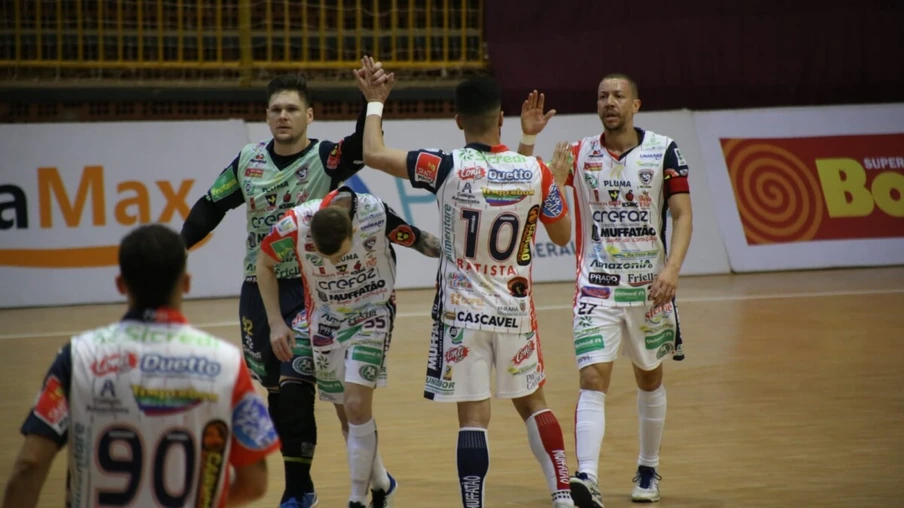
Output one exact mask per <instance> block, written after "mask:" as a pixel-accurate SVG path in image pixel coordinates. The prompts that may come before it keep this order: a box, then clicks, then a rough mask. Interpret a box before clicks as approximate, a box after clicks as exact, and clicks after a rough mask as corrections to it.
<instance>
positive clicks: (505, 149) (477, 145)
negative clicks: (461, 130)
mask: <svg viewBox="0 0 904 508" xmlns="http://www.w3.org/2000/svg"><path fill="white" fill-rule="evenodd" d="M465 148H470V149H472V150H479V151H481V152H490V153H500V152H508V151H509V149H508V147H507V146H505V145H496V146H490V145H485V144H483V143H468V144H467V145H465Z"/></svg>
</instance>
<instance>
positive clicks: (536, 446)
mask: <svg viewBox="0 0 904 508" xmlns="http://www.w3.org/2000/svg"><path fill="white" fill-rule="evenodd" d="M525 423H526V424H527V438H528V440H529V441H530V449H531V451H532V452H534V457H536V458H537V461H538V462H540V466H541V467H542V468H543V474H544V475H545V476H546V484H547V486H548V487H549V491H550V492H551V493H552V494H553V499H559V497H556V494H557V493H561V492H562V491H565V492H570V488H569V486H568V476H569V475H568V461H567V460H566V456H565V439H564V438H563V437H562V427H560V426H559V421H558V420H557V419H556V415H554V414H553V413H552V411H550V410H548V409H544V410H542V411H540V412H537V413H535V414H533V415H531V417H530V418H528V419H527V422H525ZM569 498H570V497H569ZM566 499H567V498H566Z"/></svg>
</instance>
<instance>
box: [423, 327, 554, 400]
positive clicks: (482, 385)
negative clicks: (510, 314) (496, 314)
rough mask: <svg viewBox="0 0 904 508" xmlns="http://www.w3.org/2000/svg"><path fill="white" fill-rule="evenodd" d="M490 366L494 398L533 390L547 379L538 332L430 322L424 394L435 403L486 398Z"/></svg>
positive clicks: (528, 393) (513, 396) (523, 394)
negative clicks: (493, 384) (430, 329)
mask: <svg viewBox="0 0 904 508" xmlns="http://www.w3.org/2000/svg"><path fill="white" fill-rule="evenodd" d="M494 367H495V369H496V393H495V396H496V397H498V398H501V399H515V398H518V397H525V396H527V395H530V394H532V393H534V392H535V391H537V388H539V387H541V386H543V383H544V382H545V380H546V374H545V373H544V370H543V353H542V352H541V350H540V336H539V335H538V334H537V333H536V332H529V333H500V332H491V331H484V330H473V329H468V328H457V327H454V326H449V325H445V324H442V323H434V324H433V333H432V335H431V338H430V355H429V358H428V359H427V382H426V385H425V387H424V397H425V398H427V399H430V400H435V401H438V402H467V401H477V400H485V399H489V398H490V397H491V396H492V395H493V393H491V390H490V376H491V375H492V371H493V368H494Z"/></svg>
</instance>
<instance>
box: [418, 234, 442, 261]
mask: <svg viewBox="0 0 904 508" xmlns="http://www.w3.org/2000/svg"><path fill="white" fill-rule="evenodd" d="M411 248H412V249H414V250H416V251H418V252H420V253H421V254H423V255H425V256H427V257H428V258H438V257H439V255H440V244H439V238H437V237H435V236H433V235H431V234H430V233H428V232H426V231H421V234H420V236H419V237H418V239H417V241H415V242H414V245H412V246H411Z"/></svg>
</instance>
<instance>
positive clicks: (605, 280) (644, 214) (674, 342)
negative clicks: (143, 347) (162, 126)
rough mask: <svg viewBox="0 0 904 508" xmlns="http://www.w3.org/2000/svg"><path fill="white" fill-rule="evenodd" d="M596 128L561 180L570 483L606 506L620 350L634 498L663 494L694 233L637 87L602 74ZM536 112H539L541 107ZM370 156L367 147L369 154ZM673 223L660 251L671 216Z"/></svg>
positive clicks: (683, 170)
mask: <svg viewBox="0 0 904 508" xmlns="http://www.w3.org/2000/svg"><path fill="white" fill-rule="evenodd" d="M536 99H537V96H536V94H531V96H529V97H528V102H529V103H530V104H529V105H527V106H526V107H525V108H524V110H523V113H522V115H523V116H522V128H524V130H525V134H526V135H527V136H526V139H524V140H523V141H522V143H521V145H520V146H519V149H518V151H519V152H520V153H522V154H525V155H531V154H532V153H533V144H534V136H535V135H536V134H537V133H539V132H540V131H541V130H542V129H543V127H544V126H545V124H546V122H545V121H542V119H543V118H544V114H543V113H542V109H543V105H542V104H540V103H539V102H538V101H537V100H536ZM596 105H597V113H598V114H599V117H600V120H601V122H602V124H603V132H602V133H600V134H595V135H593V136H589V137H586V138H584V139H582V140H580V141H578V142H577V143H575V144H574V145H573V166H572V172H571V174H570V175H569V177H568V180H567V185H569V186H571V187H572V188H573V189H574V194H575V201H576V203H577V206H576V212H575V213H576V214H577V217H578V224H579V225H580V228H579V230H578V231H577V235H578V238H577V251H578V257H577V259H578V266H577V269H578V277H577V284H576V286H575V296H574V302H575V304H574V323H573V324H574V349H575V357H576V360H577V365H578V369H579V370H580V387H581V392H580V396H579V399H578V404H577V409H576V411H575V420H576V422H575V441H576V442H575V447H576V449H577V456H578V470H577V473H576V474H575V475H574V476H573V477H572V478H571V492H572V496H573V497H574V500H575V503H576V504H577V505H578V506H579V507H581V508H601V507H602V506H603V501H602V495H601V494H600V491H599V484H598V474H599V455H600V448H601V446H602V440H603V436H604V434H605V430H606V413H605V403H606V392H607V391H608V390H609V381H610V379H611V376H612V365H613V362H614V361H615V358H616V356H617V354H618V351H619V348H620V347H623V348H624V349H625V351H626V352H627V354H628V355H629V356H630V357H631V360H632V362H633V365H634V378H635V380H636V382H637V416H638V420H639V426H640V428H639V436H640V454H639V456H638V459H637V472H636V474H635V476H634V489H633V491H632V493H631V499H632V500H633V501H635V502H655V501H659V499H660V493H659V481H660V480H661V479H662V477H661V476H660V475H659V473H658V471H657V469H658V468H659V451H660V445H661V443H662V433H663V428H664V424H665V415H666V391H665V387H664V386H663V384H662V378H663V373H662V360H663V358H665V357H668V356H672V357H673V358H674V359H676V360H680V359H683V357H684V355H683V351H682V347H681V330H680V327H679V320H678V308H677V306H676V305H675V293H676V289H677V287H678V274H679V272H680V270H681V265H682V263H683V262H684V257H685V255H686V254H687V249H688V246H689V245H690V241H691V232H692V228H693V227H692V211H691V198H690V187H689V185H688V180H687V176H688V166H687V162H686V161H685V159H684V156H682V154H681V152H680V150H679V149H678V145H677V144H676V143H675V141H674V140H672V139H671V138H669V137H667V136H664V135H662V134H657V133H655V132H652V131H649V130H644V129H641V128H638V127H635V126H634V114H635V113H637V111H638V110H639V109H640V105H641V102H640V96H639V94H638V91H637V84H636V83H635V82H634V80H633V79H631V78H630V77H629V76H627V75H625V74H620V73H617V74H609V75H607V76H605V77H604V78H603V79H602V81H600V84H599V87H598V89H597V104H596ZM538 110H539V111H538ZM365 154H366V152H365ZM667 213H671V216H672V224H673V226H674V229H673V231H672V237H671V250H670V252H667V251H666V242H665V240H666V215H667Z"/></svg>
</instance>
